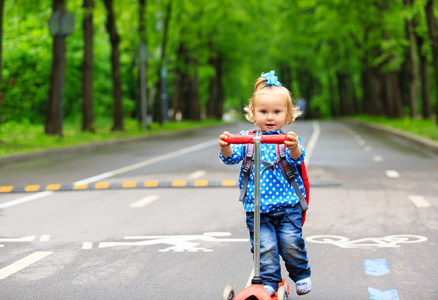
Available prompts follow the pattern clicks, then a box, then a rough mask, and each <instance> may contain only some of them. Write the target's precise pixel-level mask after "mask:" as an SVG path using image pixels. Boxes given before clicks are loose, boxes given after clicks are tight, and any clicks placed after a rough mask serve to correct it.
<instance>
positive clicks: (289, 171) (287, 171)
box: [277, 144, 309, 212]
mask: <svg viewBox="0 0 438 300" xmlns="http://www.w3.org/2000/svg"><path fill="white" fill-rule="evenodd" d="M277 152H278V157H279V158H280V170H281V172H282V173H283V175H284V177H286V179H287V180H288V181H289V182H290V184H291V185H292V187H293V188H294V191H295V194H296V195H297V196H298V199H300V206H301V209H302V211H303V212H304V211H306V210H307V209H308V208H309V206H308V205H307V203H306V199H304V196H303V193H301V190H300V187H299V186H298V183H297V180H296V170H295V168H294V167H293V166H291V165H290V164H289V162H288V161H287V159H286V147H285V145H284V144H278V145H277Z"/></svg>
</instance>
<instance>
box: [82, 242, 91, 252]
mask: <svg viewBox="0 0 438 300" xmlns="http://www.w3.org/2000/svg"><path fill="white" fill-rule="evenodd" d="M82 249H83V250H90V249H93V242H83V243H82Z"/></svg>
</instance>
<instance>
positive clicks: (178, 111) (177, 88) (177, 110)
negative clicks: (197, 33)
mask: <svg viewBox="0 0 438 300" xmlns="http://www.w3.org/2000/svg"><path fill="white" fill-rule="evenodd" d="M183 55H184V44H183V43H182V42H181V41H180V43H179V46H178V52H177V54H176V64H175V65H176V66H175V71H174V74H173V112H174V114H173V119H174V120H176V121H181V120H182V119H183V115H182V112H183V109H182V101H181V99H183V88H184V85H183V77H184V73H183V70H182V65H183V62H182V58H183Z"/></svg>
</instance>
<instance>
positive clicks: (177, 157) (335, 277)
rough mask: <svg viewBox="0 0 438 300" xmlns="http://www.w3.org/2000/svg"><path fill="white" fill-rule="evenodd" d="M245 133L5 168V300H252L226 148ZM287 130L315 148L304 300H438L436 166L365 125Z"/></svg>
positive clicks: (191, 136) (0, 286) (1, 287)
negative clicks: (244, 293)
mask: <svg viewBox="0 0 438 300" xmlns="http://www.w3.org/2000/svg"><path fill="white" fill-rule="evenodd" d="M241 129H251V124H248V123H239V124H234V125H227V126H223V127H215V128H205V129H202V130H196V131H192V132H190V133H185V134H181V135H180V136H167V137H157V138H153V139H147V140H144V141H141V142H135V143H130V144H123V145H115V146H111V147H108V148H104V149H98V150H92V151H87V152H78V153H74V154H65V155H62V154H59V155H56V156H51V157H47V158H41V159H35V160H32V161H26V162H19V163H14V164H9V165H4V166H0V299H205V300H209V299H220V298H221V295H222V291H223V289H224V287H225V286H226V285H227V284H230V283H231V284H233V286H234V287H235V289H236V291H238V290H240V289H242V288H244V287H245V285H246V284H247V282H248V279H249V278H250V274H251V271H252V268H253V262H252V255H251V253H250V243H249V240H248V232H247V229H246V225H245V215H244V212H243V209H242V207H241V204H240V203H239V201H238V195H239V192H238V189H237V188H236V187H235V186H234V185H235V180H236V179H237V177H238V172H239V166H226V165H224V164H223V163H222V162H221V161H220V160H219V158H218V145H217V138H218V136H219V134H220V133H221V132H222V131H224V130H228V131H230V132H232V133H236V134H237V133H238V132H239V131H240V130H241ZM284 129H285V130H294V131H295V132H297V134H298V135H299V136H300V137H301V139H302V142H303V144H304V145H305V146H306V150H307V154H308V172H309V177H310V182H311V198H310V209H309V212H308V217H307V222H306V224H305V225H304V230H303V232H304V236H305V238H306V241H307V242H306V246H307V249H308V255H309V259H310V265H311V268H312V281H313V291H312V292H311V293H310V294H308V295H306V296H303V297H300V298H302V299H438V288H437V283H438V273H437V272H436V270H437V269H438V259H437V258H436V253H437V252H436V249H437V246H438V245H437V242H438V233H437V228H438V215H437V209H436V208H437V205H438V196H437V195H438V184H437V182H438V158H437V157H436V156H433V155H431V154H428V153H426V152H423V151H422V150H419V149H414V148H412V147H410V146H408V145H405V144H403V143H402V142H400V141H398V140H395V139H393V138H391V137H388V136H386V135H383V134H381V133H380V132H378V131H373V130H371V129H366V128H362V127H360V126H358V125H354V124H344V123H339V122H331V121H330V122H329V121H318V122H315V121H297V122H295V123H294V124H293V125H292V126H290V127H286V128H284ZM61 187H62V188H61ZM114 187H118V188H114ZM17 190H21V191H23V192H14V191H17ZM26 190H27V192H24V191H26ZM284 275H285V276H286V273H285V274H284ZM288 282H289V284H290V285H291V287H292V292H291V295H290V299H297V298H298V296H297V295H296V294H295V292H294V285H293V283H292V282H291V281H290V280H288Z"/></svg>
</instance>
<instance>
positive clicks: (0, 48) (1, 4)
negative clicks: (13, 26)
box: [0, 0, 5, 128]
mask: <svg viewBox="0 0 438 300" xmlns="http://www.w3.org/2000/svg"><path fill="white" fill-rule="evenodd" d="M4 7H5V0H0V87H1V85H2V82H3V76H2V70H3V62H2V57H3V54H2V53H3V12H4ZM4 99H5V96H4V94H3V92H1V90H0V106H1V105H2V103H3V101H4ZM1 125H2V115H1V113H0V128H1Z"/></svg>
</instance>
